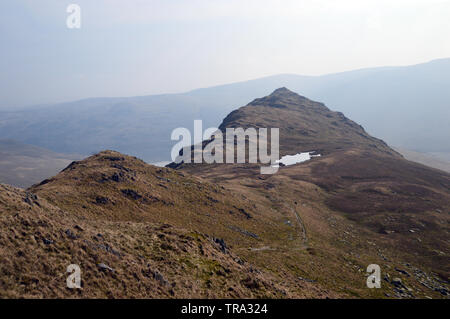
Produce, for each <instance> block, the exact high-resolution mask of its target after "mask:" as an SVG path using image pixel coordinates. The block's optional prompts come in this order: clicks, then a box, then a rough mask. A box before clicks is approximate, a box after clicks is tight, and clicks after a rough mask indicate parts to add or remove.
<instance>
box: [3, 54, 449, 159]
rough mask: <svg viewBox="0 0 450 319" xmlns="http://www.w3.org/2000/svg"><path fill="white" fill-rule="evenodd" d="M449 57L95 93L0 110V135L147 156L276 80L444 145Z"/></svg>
mask: <svg viewBox="0 0 450 319" xmlns="http://www.w3.org/2000/svg"><path fill="white" fill-rule="evenodd" d="M449 85H450V59H443V60H436V61H432V62H429V63H424V64H419V65H413V66H405V67H382V68H372V69H362V70H357V71H350V72H343V73H337V74H329V75H323V76H301V75H275V76H271V77H266V78H261V79H256V80H251V81H246V82H239V83H233V84H227V85H222V86H216V87H211V88H205V89H199V90H194V91H191V92H187V93H183V94H163V95H153V96H142V97H129V98H95V99H86V100H81V101H75V102H70V103H62V104H56V105H48V106H36V107H31V108H27V109H24V110H20V111H9V112H6V111H3V112H0V119H1V120H0V136H2V137H3V138H12V139H15V140H19V141H22V142H26V143H29V144H33V145H38V146H41V147H45V148H48V149H51V150H53V151H57V152H63V153H78V154H86V155H87V154H91V153H94V152H98V151H100V150H102V149H115V150H118V151H121V152H124V153H127V154H132V155H136V156H139V157H141V158H143V159H144V160H146V161H147V162H156V161H166V160H169V159H170V150H171V147H172V145H173V144H174V142H173V141H171V140H170V133H171V132H172V130H173V129H174V128H177V127H187V128H192V126H193V120H194V119H202V120H203V124H204V126H208V127H209V126H216V127H217V126H218V125H219V124H220V122H221V120H222V119H223V118H224V117H225V116H226V115H227V114H228V113H230V112H231V111H232V110H234V109H235V108H237V107H239V106H241V105H245V104H247V103H248V101H250V100H252V99H253V98H254V97H255V96H265V95H268V94H269V93H270V92H272V91H273V90H275V89H276V88H278V87H283V86H286V87H289V88H290V89H292V90H294V91H295V92H298V93H300V94H302V95H304V96H308V97H310V98H312V99H314V100H317V101H320V102H324V103H325V104H327V105H331V107H332V108H333V109H334V110H339V111H341V112H343V113H344V114H345V115H346V116H348V117H349V118H351V119H353V120H354V121H356V122H358V123H359V124H361V125H362V126H363V127H364V128H365V129H366V130H367V132H369V133H370V134H372V135H374V136H377V137H379V138H381V139H383V140H384V141H386V142H387V143H388V144H390V145H396V146H399V147H402V148H406V149H414V150H419V151H423V152H450V144H449V143H448V140H449V137H450V128H449V125H448V119H449V118H450V108H449V107H448V101H450V90H448V86H449Z"/></svg>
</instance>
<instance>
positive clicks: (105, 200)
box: [95, 196, 109, 205]
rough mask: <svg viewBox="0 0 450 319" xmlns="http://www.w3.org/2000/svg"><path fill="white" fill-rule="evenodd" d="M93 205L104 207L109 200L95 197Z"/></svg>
mask: <svg viewBox="0 0 450 319" xmlns="http://www.w3.org/2000/svg"><path fill="white" fill-rule="evenodd" d="M95 203H97V204H101V205H105V204H108V203H109V199H108V198H106V197H103V196H97V197H96V198H95Z"/></svg>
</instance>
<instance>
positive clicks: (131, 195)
mask: <svg viewBox="0 0 450 319" xmlns="http://www.w3.org/2000/svg"><path fill="white" fill-rule="evenodd" d="M121 192H122V194H124V195H125V196H127V197H129V198H131V199H134V200H138V199H141V198H142V195H140V194H138V193H137V192H136V191H134V190H132V189H122V190H121Z"/></svg>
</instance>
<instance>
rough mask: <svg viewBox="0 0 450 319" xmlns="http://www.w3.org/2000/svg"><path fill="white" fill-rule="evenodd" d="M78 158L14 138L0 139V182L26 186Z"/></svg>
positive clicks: (55, 172) (54, 173)
mask: <svg viewBox="0 0 450 319" xmlns="http://www.w3.org/2000/svg"><path fill="white" fill-rule="evenodd" d="M80 158H81V157H80V156H79V155H67V154H59V153H55V152H52V151H50V150H47V149H44V148H41V147H36V146H32V145H27V144H23V143H20V142H17V141H14V140H0V183H4V184H9V185H13V186H17V187H28V186H31V185H32V184H34V183H37V182H40V181H42V180H43V179H45V178H49V177H51V176H53V175H56V174H57V173H58V172H59V171H60V170H62V169H63V168H64V167H66V166H67V165H68V164H69V163H70V162H72V161H73V160H76V159H80Z"/></svg>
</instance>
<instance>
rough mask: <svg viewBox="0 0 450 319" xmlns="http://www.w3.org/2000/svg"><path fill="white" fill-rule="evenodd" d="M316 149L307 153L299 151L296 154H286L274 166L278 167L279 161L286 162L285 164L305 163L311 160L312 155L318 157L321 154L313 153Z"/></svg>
mask: <svg viewBox="0 0 450 319" xmlns="http://www.w3.org/2000/svg"><path fill="white" fill-rule="evenodd" d="M312 153H315V151H311V152H305V153H297V154H295V155H285V156H283V157H282V158H280V159H279V160H277V161H275V163H277V164H275V165H273V166H274V167H278V166H279V165H278V164H279V163H281V164H284V165H285V166H289V165H294V164H298V163H303V162H306V161H309V160H310V159H311V158H312V157H318V156H320V154H316V155H312Z"/></svg>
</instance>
